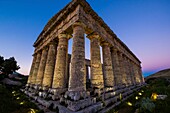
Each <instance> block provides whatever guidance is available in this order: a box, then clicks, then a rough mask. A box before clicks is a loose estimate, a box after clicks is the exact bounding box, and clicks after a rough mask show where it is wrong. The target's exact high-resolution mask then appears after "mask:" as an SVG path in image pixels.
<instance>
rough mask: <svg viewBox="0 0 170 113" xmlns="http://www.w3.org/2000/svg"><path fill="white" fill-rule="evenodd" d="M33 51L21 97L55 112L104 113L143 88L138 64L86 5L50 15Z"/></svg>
mask: <svg viewBox="0 0 170 113" xmlns="http://www.w3.org/2000/svg"><path fill="white" fill-rule="evenodd" d="M85 38H88V39H89V40H90V59H85ZM70 39H72V40H73V43H72V45H71V47H72V53H71V54H68V42H69V40H70ZM33 46H34V48H35V50H34V53H33V61H32V66H31V69H30V74H29V78H28V81H27V85H26V88H25V90H24V92H25V93H26V94H27V95H28V96H29V97H30V98H32V99H34V100H35V101H36V102H37V103H40V104H42V105H43V106H46V107H50V106H51V107H52V108H53V109H57V110H58V111H59V113H103V112H107V111H108V110H110V109H112V108H114V107H115V106H117V105H119V104H120V103H121V101H124V100H126V99H127V98H128V97H129V96H131V95H132V94H133V92H134V91H136V90H139V89H140V88H141V87H142V86H144V78H143V76H142V71H141V62H140V60H139V59H138V58H137V57H136V56H135V55H134V53H132V51H131V50H130V49H129V48H128V47H127V46H126V45H125V44H124V43H123V42H122V41H121V40H120V39H119V38H118V37H117V36H116V34H115V33H114V32H113V31H112V30H111V29H110V28H109V26H108V25H107V24H106V23H105V22H104V21H103V20H102V18H101V17H99V16H98V14H97V13H96V12H95V11H94V10H93V9H92V8H91V6H90V5H89V4H88V3H87V1H86V0H72V1H71V2H70V3H69V4H68V5H67V6H65V7H64V8H63V9H62V10H61V11H59V12H58V13H57V14H56V15H55V16H53V17H52V18H51V19H50V20H49V22H48V23H47V24H46V26H45V27H44V29H43V31H42V32H41V33H40V35H39V36H38V38H37V40H36V41H35V43H34V45H33ZM101 56H102V57H101Z"/></svg>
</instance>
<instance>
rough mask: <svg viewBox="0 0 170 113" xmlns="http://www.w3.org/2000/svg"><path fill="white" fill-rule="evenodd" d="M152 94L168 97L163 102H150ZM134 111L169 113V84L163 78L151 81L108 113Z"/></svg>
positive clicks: (130, 112) (128, 112) (140, 112)
mask: <svg viewBox="0 0 170 113" xmlns="http://www.w3.org/2000/svg"><path fill="white" fill-rule="evenodd" d="M139 93H141V94H142V95H139ZM153 93H156V94H158V95H160V94H162V95H167V96H168V97H167V98H166V99H165V100H152V99H151V95H152V94H153ZM136 98H138V99H136ZM129 103H131V104H132V105H131V104H129ZM136 109H138V113H170V83H168V82H167V81H166V79H163V78H159V79H154V80H151V81H149V83H148V85H147V86H146V87H144V88H142V89H141V90H140V91H138V92H135V93H134V95H133V96H132V97H130V98H129V99H128V100H126V101H125V102H122V103H121V104H120V105H119V106H117V107H115V108H114V109H112V110H110V111H108V113H134V112H135V111H136Z"/></svg>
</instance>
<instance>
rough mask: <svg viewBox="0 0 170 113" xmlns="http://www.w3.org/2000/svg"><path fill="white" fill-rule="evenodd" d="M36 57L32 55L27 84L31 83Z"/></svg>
mask: <svg viewBox="0 0 170 113" xmlns="http://www.w3.org/2000/svg"><path fill="white" fill-rule="evenodd" d="M36 57H37V56H36V55H35V54H34V55H33V61H32V65H31V69H30V74H29V77H28V81H27V84H30V83H32V81H31V80H32V76H33V72H34V67H35V62H36Z"/></svg>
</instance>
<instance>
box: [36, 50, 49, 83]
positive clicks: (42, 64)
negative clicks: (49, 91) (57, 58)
mask: <svg viewBox="0 0 170 113" xmlns="http://www.w3.org/2000/svg"><path fill="white" fill-rule="evenodd" d="M47 53H48V48H47V47H45V48H44V49H43V50H42V55H41V61H40V65H39V69H38V73H37V77H36V84H37V85H42V81H43V76H44V71H45V65H46V60H47Z"/></svg>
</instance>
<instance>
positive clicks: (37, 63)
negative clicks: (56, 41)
mask: <svg viewBox="0 0 170 113" xmlns="http://www.w3.org/2000/svg"><path fill="white" fill-rule="evenodd" d="M40 60H41V52H38V53H37V58H36V61H35V67H34V71H33V76H32V79H31V83H32V84H34V85H37V84H36V78H37V73H38V68H39V64H40Z"/></svg>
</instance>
